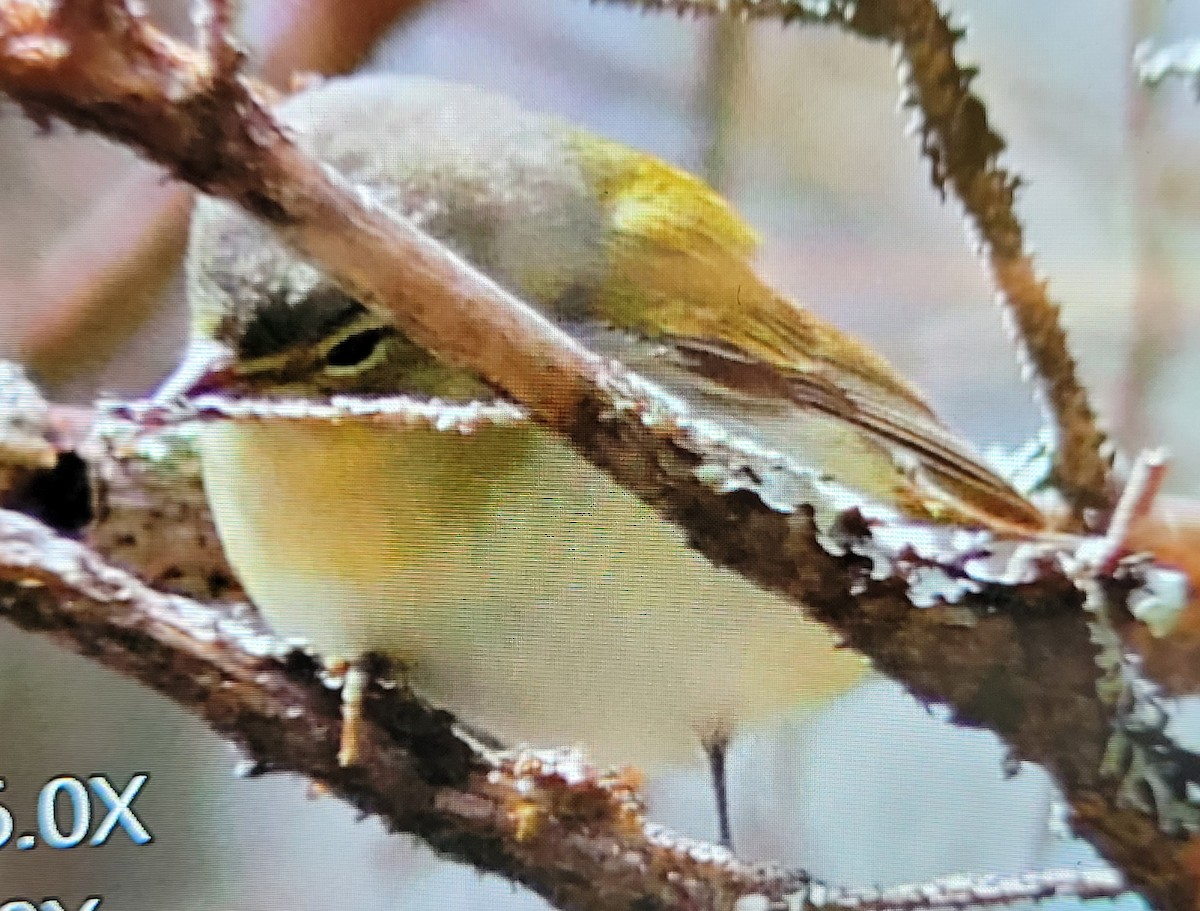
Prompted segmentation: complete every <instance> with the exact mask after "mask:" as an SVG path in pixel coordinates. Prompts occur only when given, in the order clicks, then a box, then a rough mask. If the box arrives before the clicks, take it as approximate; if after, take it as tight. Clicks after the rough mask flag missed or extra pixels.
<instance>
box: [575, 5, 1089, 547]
mask: <svg viewBox="0 0 1200 911" xmlns="http://www.w3.org/2000/svg"><path fill="white" fill-rule="evenodd" d="M592 2H599V3H609V4H618V5H623V6H635V7H639V8H642V9H652V10H670V11H673V12H676V13H679V14H681V15H682V14H692V15H702V14H716V13H727V14H729V15H733V16H741V17H743V18H746V19H771V20H775V21H780V22H783V23H789V22H811V23H819V24H827V25H837V26H839V27H841V28H844V29H845V30H847V31H849V32H851V33H853V34H856V35H859V36H860V37H863V38H868V39H873V40H885V41H887V42H889V43H891V44H892V45H894V46H895V47H896V49H897V52H898V60H899V63H900V76H901V82H902V85H903V90H904V100H905V104H906V105H907V106H908V107H909V108H911V109H912V111H913V114H914V116H915V117H916V118H917V120H916V125H917V132H918V135H919V136H920V145H921V152H922V153H923V154H924V156H925V158H926V160H927V161H928V162H929V165H930V172H931V178H932V180H933V183H934V186H935V187H937V189H938V190H939V191H941V192H943V193H944V192H945V190H946V189H947V188H949V189H950V190H952V191H953V192H954V194H955V196H957V197H958V199H959V201H960V202H961V203H962V206H963V209H964V211H965V213H966V216H967V219H968V222H969V223H970V225H971V227H972V228H973V229H974V231H975V233H976V236H977V237H978V240H979V248H980V253H981V254H982V255H983V257H984V260H985V262H986V264H987V267H988V271H989V274H990V276H991V279H992V282H993V284H994V286H995V288H996V291H997V298H998V301H999V303H1000V305H1001V307H1002V308H1003V310H1004V312H1005V313H1006V314H1007V315H1008V317H1009V319H1010V320H1011V322H1012V325H1013V328H1014V329H1015V338H1014V340H1015V341H1016V342H1017V344H1018V346H1019V349H1020V351H1021V354H1022V357H1023V359H1024V361H1025V362H1026V364H1027V366H1028V370H1027V373H1028V374H1029V375H1030V376H1031V377H1032V379H1033V381H1034V384H1035V385H1034V388H1035V391H1036V393H1037V397H1038V399H1039V401H1040V403H1041V404H1042V407H1043V409H1044V410H1045V411H1046V412H1047V417H1048V418H1049V419H1050V421H1051V423H1052V426H1053V427H1054V429H1055V437H1056V441H1057V446H1056V452H1055V470H1054V480H1055V482H1056V484H1057V486H1058V487H1059V489H1060V490H1061V491H1062V493H1063V495H1064V496H1065V497H1066V499H1067V501H1068V502H1069V503H1070V504H1071V506H1072V508H1073V510H1074V512H1075V514H1076V522H1077V524H1078V526H1079V527H1084V526H1085V525H1087V526H1090V527H1099V526H1101V525H1102V524H1103V522H1104V520H1105V519H1106V515H1105V513H1106V511H1107V509H1108V508H1109V507H1111V505H1112V501H1113V489H1112V480H1111V477H1110V475H1111V464H1110V458H1109V456H1108V455H1107V454H1106V452H1105V450H1106V449H1107V445H1108V444H1107V442H1106V437H1105V434H1104V433H1103V431H1101V429H1100V427H1099V425H1098V423H1097V420H1096V414H1095V412H1094V411H1093V409H1092V407H1091V404H1090V402H1089V400H1088V395H1087V391H1086V390H1085V389H1084V387H1083V385H1082V383H1081V382H1080V381H1079V378H1078V376H1077V373H1076V369H1075V361H1074V359H1073V357H1072V356H1071V352H1070V349H1069V347H1068V345H1067V337H1066V333H1065V332H1064V330H1063V328H1062V325H1061V321H1060V319H1059V316H1060V313H1059V307H1058V305H1057V304H1055V303H1054V302H1053V301H1052V300H1051V299H1050V296H1049V292H1048V289H1047V286H1046V282H1045V281H1043V280H1042V279H1041V278H1040V277H1039V276H1038V273H1037V269H1036V267H1035V265H1034V262H1033V256H1032V254H1031V253H1030V252H1029V251H1028V249H1027V248H1026V244H1025V230H1024V227H1023V225H1022V224H1021V221H1020V219H1019V218H1018V217H1017V214H1016V211H1015V208H1014V203H1015V197H1016V192H1017V189H1018V188H1019V187H1020V184H1021V180H1020V178H1019V177H1018V176H1017V175H1016V174H1014V173H1013V172H1012V171H1010V170H1008V169H1006V168H1004V167H1001V166H1000V164H999V158H1000V154H1001V153H1002V152H1003V151H1004V148H1005V142H1004V140H1003V138H1002V137H1001V136H1000V134H999V133H997V132H996V130H995V129H994V128H993V127H992V125H991V124H990V123H989V120H988V113H987V108H986V107H985V106H984V103H983V101H982V100H981V99H980V98H979V96H977V95H976V94H974V93H973V92H972V91H971V83H972V82H973V81H974V78H975V74H976V71H975V70H974V69H972V68H970V67H964V66H962V65H960V64H959V63H958V61H957V59H956V57H955V50H956V47H957V45H958V43H959V41H960V40H961V39H962V38H963V35H964V34H965V33H964V31H963V30H961V29H958V28H955V27H953V26H952V25H951V24H950V22H949V19H948V18H947V16H945V15H944V14H943V13H942V11H941V10H940V9H939V7H938V4H937V2H936V0H857V2H851V0H766V2H758V0H592ZM1094 513H1095V514H1094Z"/></svg>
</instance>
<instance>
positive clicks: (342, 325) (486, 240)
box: [164, 74, 1049, 843]
mask: <svg viewBox="0 0 1200 911" xmlns="http://www.w3.org/2000/svg"><path fill="white" fill-rule="evenodd" d="M277 114H278V116H279V118H280V120H281V122H282V123H283V124H284V125H285V128H286V129H287V130H288V132H289V134H290V135H291V136H292V137H293V138H294V140H295V141H296V142H297V143H298V144H299V145H300V146H301V147H302V148H303V149H304V150H305V151H307V152H309V153H310V154H312V155H314V156H315V157H316V158H318V159H319V160H320V161H321V162H323V163H324V164H325V165H326V166H328V167H331V168H334V169H336V170H337V171H338V172H340V174H341V175H342V176H343V177H345V178H346V179H347V180H349V181H351V182H353V183H354V184H355V185H357V187H358V189H359V191H360V192H361V193H363V194H365V195H366V196H367V197H369V198H370V199H371V200H372V202H373V203H374V204H377V205H382V206H387V207H389V208H391V209H392V210H394V211H395V212H396V213H397V214H399V215H401V216H403V217H405V218H408V219H411V220H412V221H413V222H414V223H415V224H416V225H417V226H418V227H420V228H421V229H422V230H424V231H426V232H427V233H428V234H430V235H432V236H433V237H434V238H436V239H438V240H439V241H441V242H442V243H443V244H445V245H446V246H448V247H449V248H450V249H451V250H453V251H454V252H455V253H457V254H459V255H460V256H461V257H462V258H464V259H465V260H467V261H468V262H469V263H470V264H472V265H473V266H475V267H476V268H478V269H479V270H481V271H482V272H483V273H485V274H486V275H487V276H489V277H490V278H492V279H493V280H495V281H496V282H498V283H499V284H500V285H502V286H503V287H504V288H506V289H508V290H509V291H511V292H513V293H514V294H516V295H517V296H518V297H520V298H521V299H523V300H524V301H525V302H527V303H528V304H529V305H531V306H533V307H535V308H536V309H538V310H539V311H540V312H541V313H543V314H545V315H546V316H547V317H549V318H550V319H552V320H553V321H554V322H555V323H557V324H558V325H560V326H562V327H563V328H565V329H566V330H567V331H569V332H571V333H572V334H573V335H574V336H575V337H576V338H577V339H579V340H580V341H582V342H583V343H584V344H586V345H588V346H589V347H591V348H593V349H594V350H596V351H599V352H601V353H603V354H605V355H608V356H611V357H614V358H616V359H618V360H620V361H622V362H624V363H625V364H626V365H627V366H629V367H630V368H632V369H634V370H636V371H638V372H639V373H642V374H643V375H645V376H647V377H648V378H650V379H652V380H653V381H655V382H657V383H660V384H661V385H662V386H663V387H665V388H666V389H668V390H669V391H670V392H672V393H674V394H676V395H677V396H678V397H679V398H680V399H682V400H683V401H684V402H686V404H687V405H688V407H689V408H691V409H693V410H694V411H695V412H696V413H697V414H699V415H702V416H706V417H709V418H712V419H713V420H716V421H718V422H720V423H722V424H724V425H725V426H727V427H729V428H731V430H732V432H735V433H738V434H745V435H747V436H748V437H749V438H752V439H756V440H758V441H761V442H762V443H764V444H766V445H770V446H772V447H776V448H778V449H779V450H781V451H783V452H785V453H787V454H788V456H789V457H790V458H793V459H795V460H796V461H797V463H798V464H800V465H802V466H804V468H805V469H806V470H810V471H812V472H814V473H816V474H818V475H821V476H823V477H826V478H832V479H833V480H835V481H836V482H837V483H838V484H840V485H842V486H844V487H845V488H847V489H850V490H852V491H854V492H855V495H856V496H859V497H861V498H862V500H863V502H865V503H871V502H875V503H882V504H884V505H886V506H888V507H890V508H892V509H894V510H896V511H897V513H898V514H900V515H903V516H905V517H907V518H909V519H912V520H914V521H925V522H933V523H943V524H944V523H955V524H962V525H965V526H971V527H980V528H989V529H992V530H994V531H996V532H997V533H998V534H1005V535H1026V534H1036V533H1037V532H1038V531H1039V530H1041V529H1043V528H1045V527H1046V526H1047V525H1048V522H1049V520H1048V519H1047V517H1046V515H1045V514H1044V513H1043V512H1042V510H1040V509H1039V508H1038V507H1037V506H1035V505H1034V504H1033V503H1031V502H1030V501H1029V500H1028V499H1027V498H1026V497H1025V496H1023V495H1022V494H1020V493H1018V492H1017V491H1016V490H1015V489H1014V488H1013V487H1012V486H1011V485H1010V484H1009V483H1008V482H1007V481H1005V480H1004V479H1003V478H1001V477H1000V476H999V475H998V474H997V473H996V472H995V471H994V470H993V469H992V468H990V467H989V466H988V465H987V464H986V463H985V462H984V461H983V460H982V459H981V458H980V457H979V456H978V455H977V454H976V452H975V451H974V450H973V449H972V447H971V446H970V445H969V444H968V443H966V442H965V441H963V440H962V439H961V438H960V437H958V436H957V435H956V434H954V433H953V432H952V431H951V430H949V429H948V428H947V427H946V426H945V425H944V424H943V423H942V422H941V421H940V420H939V419H938V418H937V417H936V416H935V414H934V412H933V411H932V409H931V408H930V406H929V405H928V403H927V402H926V401H925V399H924V398H923V397H922V396H921V395H920V394H919V393H918V392H917V391H916V390H915V389H914V388H913V387H912V385H911V384H910V383H909V382H908V381H907V380H906V379H905V378H904V377H903V376H902V375H901V374H900V373H899V371H897V370H896V369H895V368H894V367H892V366H891V365H890V364H889V363H888V362H887V361H886V360H885V359H884V358H883V357H882V356H881V355H879V354H878V353H876V352H875V351H874V350H872V349H871V348H870V347H868V346H867V345H866V344H864V343H863V342H860V341H859V340H857V339H855V338H854V337H853V336H851V335H849V334H848V333H846V332H843V331H841V330H840V329H838V328H837V327H835V326H834V325H833V324H832V323H830V322H828V321H826V320H824V319H822V318H820V317H818V316H817V315H816V314H815V313H814V312H813V311H812V310H811V309H809V308H806V307H804V306H801V305H800V304H799V303H797V302H795V301H793V300H791V299H790V298H789V297H787V296H786V295H784V294H781V293H779V292H777V291H776V290H774V289H773V288H772V287H771V286H770V285H769V284H768V283H767V282H766V281H765V280H764V279H763V278H762V277H761V276H760V275H759V273H758V271H757V270H756V268H755V264H754V254H755V250H756V247H757V243H758V239H757V235H756V233H755V231H754V230H753V229H752V228H751V227H750V226H749V225H748V224H747V223H746V222H745V221H744V220H743V219H742V218H741V217H740V216H739V215H738V214H737V213H736V212H735V211H734V209H733V208H732V207H731V205H730V204H729V203H728V202H726V201H725V200H724V199H723V198H722V197H721V196H720V195H719V194H718V193H717V192H716V191H714V190H713V189H711V188H710V187H709V186H708V185H706V184H705V183H704V182H703V181H702V180H700V179H699V178H697V177H695V176H693V175H691V174H689V173H687V172H686V171H684V170H682V169H680V168H678V167H676V166H674V165H672V164H670V163H668V162H666V161H663V160H661V159H659V158H656V157H654V156H652V155H650V154H648V153H646V152H642V151H639V150H636V149H633V148H630V147H627V146H625V145H622V144H620V143H617V142H614V141H612V140H609V139H606V138H604V137H601V136H598V135H595V134H593V133H591V132H588V131H587V130H585V129H583V128H581V127H578V126H575V125H573V124H570V123H568V122H567V121H565V120H562V119H560V118H558V117H556V116H553V115H550V114H544V113H540V112H535V111H526V110H524V109H523V108H522V107H520V106H519V105H518V104H517V103H516V102H514V101H512V100H510V99H508V98H506V97H504V96H501V95H498V94H494V93H491V92H488V91H484V90H481V89H478V88H475V87H472V86H468V85H463V84H457V83H453V82H444V81H439V80H434V79H430V78H424V77H416V76H397V75H387V74H375V75H365V74H357V75H353V76H349V77H343V78H333V79H328V80H326V81H324V82H321V83H320V84H318V85H315V86H313V87H311V88H308V89H307V90H305V91H303V92H302V93H300V94H297V95H296V96H293V97H292V98H290V99H289V100H287V101H285V102H284V103H282V104H281V105H280V106H279V107H278V108H277ZM186 276H187V295H188V301H189V306H190V311H191V333H192V336H191V338H192V344H193V347H194V349H195V350H201V351H203V352H204V354H203V357H200V358H199V359H198V360H197V359H195V358H191V359H189V361H190V366H188V367H187V374H186V382H185V381H183V380H180V379H179V378H178V377H177V378H176V379H175V380H173V381H169V382H168V384H167V386H165V387H164V388H170V389H173V390H175V391H176V392H178V391H179V390H186V394H188V395H193V396H194V395H196V394H199V393H200V392H205V393H212V392H220V393H223V394H226V395H247V396H259V397H264V396H265V397H268V398H276V399H281V400H287V399H302V400H306V401H326V400H328V399H329V398H330V397H331V396H335V395H348V394H354V395H367V396H380V395H394V394H398V393H404V394H408V395H412V396H416V397H425V398H436V399H438V400H440V401H442V402H447V403H463V402H471V401H489V400H492V399H494V398H495V396H496V391H495V390H494V389H493V388H492V387H491V386H489V385H488V384H487V383H486V382H484V381H483V380H482V379H480V378H479V377H478V376H476V375H474V374H472V373H471V372H469V371H468V370H465V369H463V368H461V367H459V366H456V365H453V364H449V363H445V362H443V361H440V360H438V359H437V358H436V357H434V356H433V355H432V354H430V353H428V352H427V351H425V350H424V349H423V348H421V347H419V346H418V345H416V344H415V343H414V342H413V341H412V340H410V339H409V338H408V337H407V336H406V335H405V334H404V332H403V331H401V330H400V329H399V328H398V327H397V326H395V325H394V324H393V323H392V322H391V321H390V320H389V319H388V318H387V317H386V316H383V315H381V314H380V313H378V312H376V311H375V310H373V309H370V308H369V307H367V306H364V305H363V303H362V302H361V301H359V300H356V299H355V297H354V296H353V294H352V293H350V292H348V291H347V290H346V289H344V288H342V287H341V286H339V285H338V283H337V282H336V281H335V280H334V279H332V278H331V277H330V276H329V275H328V274H327V273H326V272H325V271H324V270H323V269H322V268H321V267H320V266H319V265H318V264H317V263H316V262H314V261H312V260H310V259H308V258H306V257H305V256H303V255H301V254H300V253H298V252H296V251H294V250H293V249H291V248H290V247H288V246H287V245H286V244H285V243H284V242H283V241H281V240H280V239H279V238H278V237H277V236H276V235H275V234H274V233H273V232H272V230H271V229H270V228H269V227H268V226H267V225H265V224H264V223H261V222H259V221H256V220H255V219H254V218H252V217H251V216H250V215H248V214H245V213H244V212H242V211H241V210H239V209H238V208H237V207H236V206H234V205H233V204H231V203H229V202H226V201H222V200H220V199H217V198H211V197H201V198H200V199H199V200H198V202H197V204H196V206H195V210H194V214H193V217H192V223H191V234H190V239H189V245H188V252H187V261H186ZM197 364H199V366H197ZM181 369H182V368H181ZM200 438H201V455H202V465H203V473H204V479H205V484H206V489H207V494H208V498H209V501H210V504H211V507H212V510H213V514H214V518H215V520H216V524H217V528H218V530H219V533H220V536H221V539H222V542H223V545H224V546H225V548H226V550H227V552H228V555H229V558H230V560H231V563H232V565H233V567H234V568H235V570H236V571H237V573H238V575H239V577H240V579H241V581H242V583H243V585H244V586H245V588H246V590H247V592H248V593H249V595H250V596H251V599H252V600H253V601H254V603H255V604H256V605H257V606H258V607H259V608H260V609H261V611H262V612H263V614H264V616H265V618H266V619H267V621H268V622H269V623H270V624H271V625H272V627H273V628H274V629H275V630H276V631H278V632H279V633H281V634H285V635H287V636H290V637H297V638H300V639H303V640H305V641H306V642H308V643H310V645H311V647H312V648H313V649H314V650H315V651H316V652H317V653H319V654H320V655H322V656H324V657H326V658H327V659H330V660H335V661H341V662H348V663H349V666H350V667H351V668H354V667H357V666H358V664H357V662H359V660H360V658H361V656H364V655H382V656H384V657H386V658H388V659H391V660H392V661H394V662H395V663H396V666H398V667H400V668H402V672H401V673H402V675H403V679H404V680H405V682H407V683H408V684H409V685H411V686H412V687H413V688H414V689H415V690H417V691H419V692H421V693H422V694H423V695H425V696H427V697H428V698H430V699H431V700H433V701H434V702H435V703H437V704H439V705H442V706H444V707H446V708H448V709H450V710H451V711H452V712H454V713H455V715H456V716H457V717H458V718H460V719H462V720H463V721H464V722H465V723H467V724H469V725H472V726H475V727H477V728H478V729H481V730H484V731H488V732H490V733H492V734H494V735H497V736H499V737H501V738H503V739H504V740H506V741H507V742H512V743H522V744H531V745H537V746H564V745H580V746H582V747H583V748H584V750H585V751H586V753H587V755H588V756H589V757H590V758H592V759H593V761H596V762H602V763H609V764H617V765H632V766H636V767H638V768H641V769H657V768H662V767H669V766H670V765H672V764H677V763H684V762H688V761H691V760H694V759H696V758H698V757H700V756H701V755H705V754H706V755H707V758H708V761H709V765H710V769H711V771H712V775H713V788H714V793H715V795H716V800H715V805H716V817H717V828H718V830H719V834H720V838H721V839H722V841H724V842H726V843H729V842H730V840H731V837H732V835H731V824H730V814H729V807H728V806H727V798H726V797H725V794H726V791H725V784H726V782H725V775H726V774H727V773H726V771H725V751H726V749H727V748H728V744H729V740H730V738H731V737H733V736H742V735H743V734H745V735H746V736H752V732H753V730H754V729H755V727H756V726H757V725H760V724H766V723H768V722H770V721H772V720H775V719H782V718H785V717H789V716H793V715H795V714H796V713H798V712H802V711H812V710H814V709H815V708H817V707H820V706H822V705H825V704H826V703H828V702H829V701H830V700H832V699H835V698H836V697H837V696H839V695H841V694H842V693H844V692H846V691H847V690H848V689H850V688H851V687H853V686H854V685H855V683H856V682H857V681H858V680H859V679H860V678H861V677H862V675H863V673H864V671H865V669H866V665H865V662H864V659H863V658H862V657H861V656H859V655H857V654H855V653H853V652H852V651H850V650H848V649H841V648H838V642H837V640H836V639H835V638H834V636H833V635H832V634H831V633H830V632H828V631H826V630H824V629H823V628H821V627H819V626H818V625H816V624H815V623H813V622H812V621H809V620H806V619H805V618H804V617H803V616H802V614H801V612H800V611H799V609H798V608H797V607H796V606H795V605H794V604H792V603H790V602H788V601H786V600H784V599H783V598H782V597H780V596H778V595H775V594H772V593H769V592H766V591H763V590H761V589H759V588H757V587H755V586H754V585H753V584H751V583H750V582H748V581H746V580H745V579H743V578H741V577H739V576H737V575H735V574H734V573H732V572H731V571H729V570H727V569H722V568H719V567H716V566H714V565H712V564H710V563H708V562H707V561H706V560H704V559H703V558H702V557H701V556H699V555H698V554H697V553H695V552H694V551H692V550H691V549H689V548H688V546H687V542H686V540H685V538H684V536H683V534H682V533H681V532H680V531H679V530H678V529H676V528H674V527H673V526H671V525H669V524H668V523H666V522H665V521H664V520H663V519H662V518H661V517H660V516H659V515H658V514H657V513H655V511H654V510H653V509H652V508H651V507H650V506H648V505H646V504H644V503H642V502H640V501H639V500H638V499H637V498H636V497H635V496H634V495H633V494H631V493H629V492H628V491H626V490H624V489H623V488H621V487H620V486H618V485H617V484H616V483H615V482H614V481H613V480H612V479H610V478H609V477H608V476H607V475H605V474H603V473H602V472H601V471H599V470H598V469H597V468H595V467H593V466H592V465H591V464H590V463H588V462H587V461H586V460H584V459H583V458H582V457H581V456H580V455H579V454H577V453H576V452H575V451H573V450H572V449H571V448H570V446H569V445H568V444H567V443H566V442H564V441H563V440H562V439H560V438H559V437H557V436H556V435H555V434H554V433H552V432H551V431H550V430H548V429H546V428H544V427H542V426H540V425H537V424H536V423H533V422H530V421H526V422H517V423H513V424H506V425H503V426H500V425H497V426H485V427H482V428H480V429H478V430H477V431H476V432H474V433H471V434H461V433H454V432H439V431H437V430H434V429H429V428H424V429H412V428H409V429H403V428H395V427H391V428H389V427H382V426H380V425H378V424H365V423H356V422H354V421H342V422H337V423H326V424H312V423H303V422H282V421H281V422H271V421H254V422H248V421H235V420H230V421H216V422H208V423H205V424H204V425H203V430H202V433H201V437H200ZM355 680H356V681H358V682H357V684H356V686H355V687H354V689H356V690H361V686H362V678H361V677H356V678H355ZM347 689H348V690H349V689H352V687H351V680H350V677H349V676H347ZM355 695H361V693H360V692H359V693H357V694H352V695H351V696H349V697H348V699H347V704H348V705H352V704H353V702H354V698H355ZM347 713H348V718H349V717H351V716H352V715H353V709H352V708H348V709H347ZM344 737H345V735H344ZM353 753H354V751H353V749H351V748H349V747H348V746H347V745H346V743H345V740H344V742H343V755H342V759H343V761H346V762H350V763H352V762H353V761H354V755H353Z"/></svg>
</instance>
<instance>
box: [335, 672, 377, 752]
mask: <svg viewBox="0 0 1200 911" xmlns="http://www.w3.org/2000/svg"><path fill="white" fill-rule="evenodd" d="M370 682H371V671H370V668H369V666H368V663H367V661H366V660H365V659H364V658H357V659H355V660H354V661H351V662H349V663H348V664H347V665H346V667H345V671H344V672H343V674H342V735H341V741H340V746H339V749H338V755H337V761H338V765H340V766H342V767H343V768H345V767H347V766H352V765H356V764H357V763H358V759H359V752H360V750H359V747H360V746H361V744H362V717H363V698H364V697H365V696H366V694H367V684H369V683H370Z"/></svg>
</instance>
